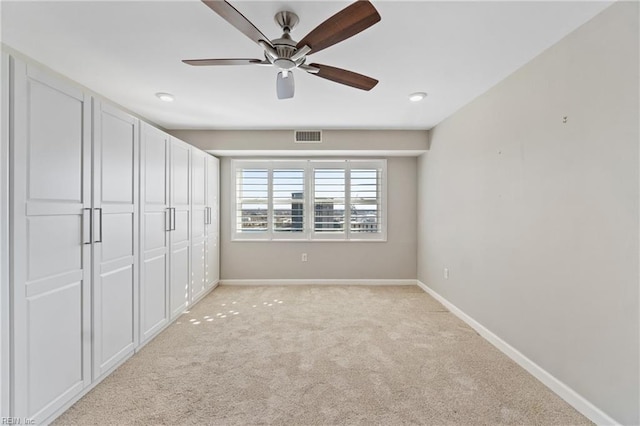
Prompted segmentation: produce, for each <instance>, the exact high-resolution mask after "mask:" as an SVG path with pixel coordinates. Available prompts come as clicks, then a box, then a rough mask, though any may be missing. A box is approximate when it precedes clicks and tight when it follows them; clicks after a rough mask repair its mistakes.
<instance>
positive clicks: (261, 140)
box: [169, 130, 428, 156]
mask: <svg viewBox="0 0 640 426" xmlns="http://www.w3.org/2000/svg"><path fill="white" fill-rule="evenodd" d="M169 132H170V133H171V134H172V135H174V136H175V137H177V138H178V139H182V140H183V141H187V142H189V143H190V144H192V145H195V146H197V147H198V148H200V149H202V150H205V151H249V152H253V151H256V150H270V151H285V150H288V151H302V152H304V151H345V150H349V151H388V152H393V153H394V155H402V154H403V152H410V153H409V154H407V155H408V156H410V155H415V154H414V153H413V152H415V151H425V150H426V149H427V148H428V132H427V131H426V130H323V132H322V143H321V144H300V143H295V142H294V140H293V135H294V133H293V130H170V131H169Z"/></svg>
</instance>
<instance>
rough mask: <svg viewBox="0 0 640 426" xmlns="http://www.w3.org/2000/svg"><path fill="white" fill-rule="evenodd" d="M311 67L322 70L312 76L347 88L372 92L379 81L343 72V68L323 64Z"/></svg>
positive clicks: (351, 72) (350, 72)
mask: <svg viewBox="0 0 640 426" xmlns="http://www.w3.org/2000/svg"><path fill="white" fill-rule="evenodd" d="M309 66H311V67H314V68H317V69H319V70H320V71H318V72H317V73H315V74H312V75H317V76H318V77H322V78H326V79H327V80H331V81H335V82H336V83H340V84H346V85H347V86H351V87H355V88H356V89H362V90H371V89H373V88H374V87H375V85H376V84H378V80H376V79H375V78H371V77H367V76H366V75H362V74H358V73H355V72H353V71H347V70H343V69H342V68H335V67H330V66H329V65H321V64H311V65H309Z"/></svg>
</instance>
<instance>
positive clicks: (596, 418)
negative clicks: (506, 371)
mask: <svg viewBox="0 0 640 426" xmlns="http://www.w3.org/2000/svg"><path fill="white" fill-rule="evenodd" d="M417 284H418V287H420V288H421V289H423V290H424V291H425V292H427V293H428V294H429V295H431V296H432V297H433V298H434V299H436V300H437V301H438V302H440V303H442V304H443V305H444V307H445V308H447V309H448V310H449V311H451V313H452V314H454V315H455V316H457V317H458V318H460V319H461V320H462V321H464V322H465V323H467V325H469V326H470V327H471V328H473V329H474V330H475V331H477V332H478V334H480V336H482V337H483V338H484V339H485V340H487V341H488V342H489V343H491V344H492V345H493V346H495V347H496V348H498V349H499V350H500V351H501V352H502V353H504V354H505V355H506V356H508V357H509V358H511V359H512V360H513V361H515V362H516V363H517V364H518V365H520V367H522V368H524V369H525V370H527V371H528V372H529V373H530V374H531V375H532V376H533V377H535V378H536V379H538V380H540V381H541V382H542V384H544V385H545V386H547V387H548V388H549V389H550V390H551V391H553V392H554V393H555V394H556V395H558V396H559V397H560V398H562V399H564V400H565V401H566V402H567V403H569V405H571V406H572V407H573V408H575V409H576V410H578V411H579V412H580V413H582V414H583V415H584V416H585V417H587V418H588V419H589V420H591V421H592V422H594V423H596V424H598V425H618V424H619V423H618V422H616V421H615V420H614V419H612V418H611V417H609V416H608V415H607V414H606V413H605V412H604V411H602V410H601V409H599V408H598V407H596V406H595V405H593V404H592V403H591V402H589V401H588V400H587V399H586V398H584V397H583V396H582V395H580V394H578V393H577V392H576V391H574V390H573V389H571V388H570V387H569V386H567V385H566V384H565V383H563V382H562V381H560V380H559V379H558V378H556V377H555V376H553V375H552V374H551V373H549V372H548V371H547V370H545V369H544V368H542V367H540V366H539V365H538V364H536V363H535V362H534V361H532V360H531V359H529V358H527V357H526V356H525V355H524V354H522V352H520V351H518V350H517V349H516V348H514V347H513V346H511V345H510V344H509V343H507V342H505V341H504V340H502V339H501V338H500V337H498V336H497V335H495V334H494V333H493V332H492V331H490V330H489V329H487V328H486V327H485V326H483V325H482V324H480V323H479V322H478V321H476V320H475V319H473V318H472V317H470V316H469V315H467V314H466V313H464V312H463V311H462V310H461V309H460V308H458V307H457V306H455V305H454V304H453V303H451V302H449V301H448V300H447V299H445V298H444V297H442V296H441V295H440V294H438V293H436V291H435V290H433V289H431V288H430V287H428V286H427V285H426V284H424V283H423V282H421V281H420V280H417Z"/></svg>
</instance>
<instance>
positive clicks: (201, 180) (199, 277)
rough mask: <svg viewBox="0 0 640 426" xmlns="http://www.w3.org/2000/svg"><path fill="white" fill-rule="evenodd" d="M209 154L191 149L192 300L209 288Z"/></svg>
mask: <svg viewBox="0 0 640 426" xmlns="http://www.w3.org/2000/svg"><path fill="white" fill-rule="evenodd" d="M207 157H209V155H208V154H206V153H204V152H202V151H200V150H198V149H195V148H192V149H191V250H192V253H191V301H192V302H193V301H195V300H197V299H198V298H199V297H200V296H202V294H204V291H205V290H206V289H207V287H206V285H205V265H206V263H207V259H206V254H205V245H206V232H205V226H206V225H207V222H208V219H209V217H208V209H207V204H206V201H207V185H206V179H207Z"/></svg>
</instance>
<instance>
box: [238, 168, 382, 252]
mask: <svg viewBox="0 0 640 426" xmlns="http://www.w3.org/2000/svg"><path fill="white" fill-rule="evenodd" d="M244 168H253V169H267V170H268V179H267V181H268V207H267V221H268V226H267V230H266V231H264V232H238V231H237V229H236V227H237V223H238V222H237V194H236V188H237V181H236V179H237V171H238V169H244ZM318 168H319V169H325V168H336V169H340V170H344V171H345V209H344V215H345V218H344V223H345V225H344V231H341V232H336V233H333V232H316V231H315V230H314V221H315V205H314V192H315V191H314V170H315V169H318ZM274 169H302V170H304V219H303V230H302V232H277V231H274V229H273V210H274V209H273V170H274ZM351 169H377V170H379V171H380V181H379V185H380V193H379V197H380V202H379V208H380V212H379V220H380V223H379V226H380V231H379V232H352V231H351V222H350V221H351V208H350V206H351V196H350V193H351V181H350V178H351ZM230 172H231V180H230V182H231V197H230V198H231V203H230V207H231V210H230V216H229V217H230V222H231V241H306V242H309V241H334V242H336V241H371V242H386V241H387V223H388V210H387V160H386V159H340V160H336V159H326V160H325V159H278V160H272V159H232V160H231V170H230Z"/></svg>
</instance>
